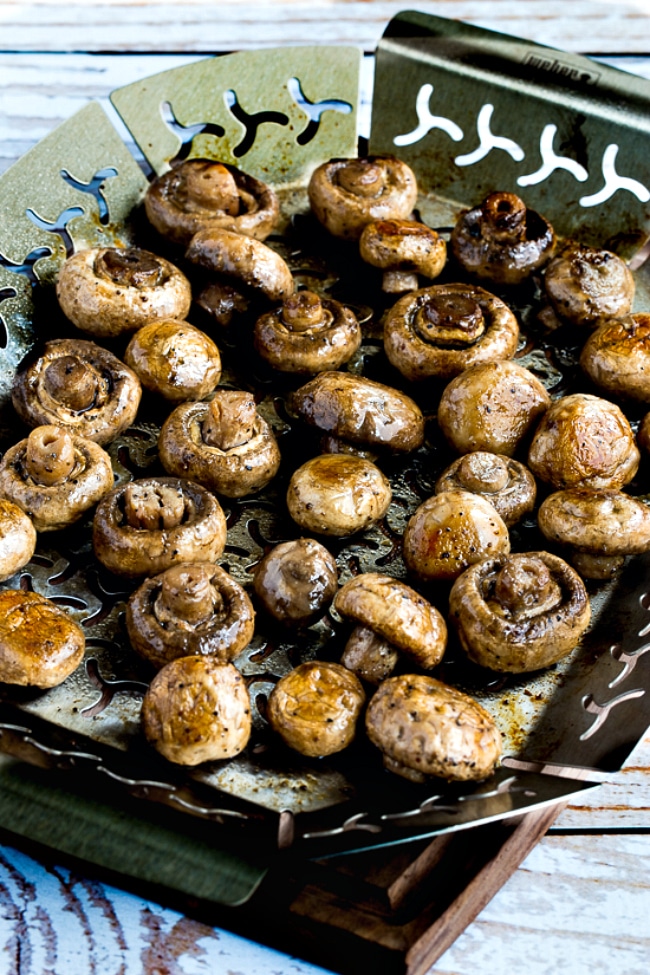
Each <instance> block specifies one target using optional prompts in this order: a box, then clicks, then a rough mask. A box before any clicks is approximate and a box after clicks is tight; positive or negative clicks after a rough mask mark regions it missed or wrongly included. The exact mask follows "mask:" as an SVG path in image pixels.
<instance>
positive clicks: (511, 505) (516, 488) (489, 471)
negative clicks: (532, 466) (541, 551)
mask: <svg viewBox="0 0 650 975" xmlns="http://www.w3.org/2000/svg"><path fill="white" fill-rule="evenodd" d="M454 490H461V491H470V492H471V493H472V494H479V495H480V496H481V497H482V498H485V500H486V501H489V502H490V504H492V505H494V507H495V508H496V510H497V512H498V513H499V514H500V515H501V517H502V518H503V521H504V522H505V524H506V525H507V526H508V528H510V526H511V525H514V524H516V523H517V522H518V521H520V520H521V519H522V518H523V516H524V515H525V514H527V513H528V512H529V511H532V510H533V508H534V506H535V498H536V496H537V485H536V484H535V478H534V477H533V475H532V474H531V473H530V471H529V470H528V468H527V467H525V466H524V465H523V464H520V463H519V461H517V460H513V459H512V457H507V456H506V455H505V454H491V453H488V452H487V451H485V450H476V451H474V452H472V453H470V454H464V455H463V456H462V457H459V458H458V460H455V461H454V462H453V464H450V465H449V467H447V468H446V469H445V470H444V471H443V472H442V474H441V475H440V477H439V478H438V480H437V481H436V494H440V493H441V492H443V491H454Z"/></svg>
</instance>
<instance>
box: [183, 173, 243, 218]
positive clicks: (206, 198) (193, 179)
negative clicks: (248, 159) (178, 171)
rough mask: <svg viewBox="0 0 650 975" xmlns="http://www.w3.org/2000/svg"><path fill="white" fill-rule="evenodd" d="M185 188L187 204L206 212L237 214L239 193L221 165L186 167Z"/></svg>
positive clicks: (232, 215)
mask: <svg viewBox="0 0 650 975" xmlns="http://www.w3.org/2000/svg"><path fill="white" fill-rule="evenodd" d="M185 188H186V192H187V199H188V202H189V203H190V204H191V203H196V204H197V205H198V206H200V207H204V208H205V209H206V210H214V211H215V212H216V211H221V212H223V213H227V214H228V215H229V216H231V217H236V216H237V215H238V214H239V191H238V189H237V183H236V182H235V178H234V176H233V175H232V173H231V172H230V170H229V169H227V168H226V167H225V166H224V165H223V164H222V163H214V162H211V161H206V162H205V163H204V164H203V165H198V164H196V165H194V166H192V167H188V169H187V176H186V183H185Z"/></svg>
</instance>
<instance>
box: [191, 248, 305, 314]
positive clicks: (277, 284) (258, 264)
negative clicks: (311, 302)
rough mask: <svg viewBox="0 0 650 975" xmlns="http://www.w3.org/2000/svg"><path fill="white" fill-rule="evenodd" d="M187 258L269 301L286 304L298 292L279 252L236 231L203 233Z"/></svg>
mask: <svg viewBox="0 0 650 975" xmlns="http://www.w3.org/2000/svg"><path fill="white" fill-rule="evenodd" d="M185 257H186V258H187V260H188V261H190V262H191V263H192V264H196V265H197V266H198V267H202V268H204V269H205V270H206V271H211V272H213V273H214V274H218V275H220V276H221V275H223V276H224V277H225V278H226V279H227V280H233V281H235V282H238V283H239V284H240V285H245V286H246V287H248V288H252V289H253V290H254V291H258V292H260V293H261V294H262V295H264V297H265V298H267V299H268V300H269V301H283V300H284V299H285V298H288V296H289V295H291V294H293V291H294V281H293V278H292V276H291V271H290V270H289V267H288V265H287V263H286V261H284V260H283V258H282V257H280V255H279V254H278V253H277V252H276V251H274V250H271V248H270V247H268V246H267V245H266V244H263V243H262V242H261V241H260V240H256V239H255V238H254V237H244V236H243V234H237V233H235V232H234V231H232V230H218V229H215V230H200V231H199V232H198V233H196V234H194V236H193V237H192V239H191V241H190V243H189V245H188V248H187V251H186V253H185ZM177 317H181V316H177ZM182 317H184V316H182Z"/></svg>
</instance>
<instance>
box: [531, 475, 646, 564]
mask: <svg viewBox="0 0 650 975" xmlns="http://www.w3.org/2000/svg"><path fill="white" fill-rule="evenodd" d="M538 522H539V527H540V529H541V531H542V532H543V534H544V535H545V537H546V538H548V539H549V541H551V542H555V543H556V544H559V545H561V546H563V547H564V548H566V549H567V550H568V551H569V555H568V558H569V561H570V562H571V564H572V565H573V566H575V568H576V569H577V570H578V572H579V573H580V575H581V576H583V577H584V578H587V579H609V578H610V577H611V576H612V575H614V573H615V572H616V571H617V570H618V569H620V568H621V566H622V565H623V562H624V560H625V556H626V555H638V554H640V553H641V552H647V551H648V550H649V549H650V508H648V506H647V505H645V504H644V503H643V502H642V501H639V500H637V499H636V498H631V497H630V496H629V495H627V494H623V493H622V492H621V491H614V490H601V491H594V490H590V489H589V488H568V489H567V490H565V491H556V492H555V493H553V494H550V495H549V496H548V497H547V498H546V499H545V500H544V501H543V503H542V504H541V505H540V509H539V512H538Z"/></svg>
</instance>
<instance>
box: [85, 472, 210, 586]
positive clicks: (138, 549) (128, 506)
mask: <svg viewBox="0 0 650 975" xmlns="http://www.w3.org/2000/svg"><path fill="white" fill-rule="evenodd" d="M225 544H226V519H225V516H224V513H223V511H222V510H221V505H220V504H219V502H218V501H217V499H216V498H215V497H214V496H213V495H212V494H210V492H209V491H206V490H205V488H203V487H201V486H200V485H199V484H194V483H192V482H191V481H186V480H183V479H181V478H175V477H149V478H143V479H142V480H138V481H129V482H128V483H127V484H122V485H120V486H118V487H116V488H113V490H112V491H110V492H109V494H107V495H106V496H105V497H104V498H102V500H101V501H100V503H99V504H98V506H97V510H96V511H95V518H94V521H93V549H94V552H95V556H96V558H97V559H98V560H99V561H100V562H101V563H102V564H103V565H105V566H106V568H107V569H110V571H111V572H115V573H116V574H118V575H124V576H130V577H137V576H144V575H155V574H156V573H158V572H163V571H164V570H165V569H168V568H169V567H170V566H171V565H178V563H179V562H214V561H216V559H218V558H219V556H220V555H221V553H222V552H223V550H224V547H225Z"/></svg>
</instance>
